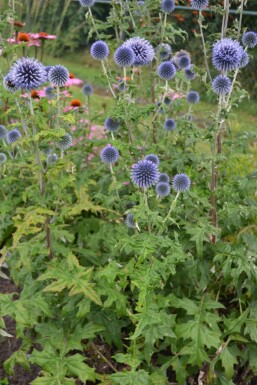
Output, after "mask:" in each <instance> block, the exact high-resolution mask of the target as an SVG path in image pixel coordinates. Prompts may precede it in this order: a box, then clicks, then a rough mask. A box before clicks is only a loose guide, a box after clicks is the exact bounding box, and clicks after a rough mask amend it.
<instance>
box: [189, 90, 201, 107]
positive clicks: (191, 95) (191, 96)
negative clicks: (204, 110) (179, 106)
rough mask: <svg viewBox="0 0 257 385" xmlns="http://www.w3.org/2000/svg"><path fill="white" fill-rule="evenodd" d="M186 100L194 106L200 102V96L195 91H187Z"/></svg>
mask: <svg viewBox="0 0 257 385" xmlns="http://www.w3.org/2000/svg"><path fill="white" fill-rule="evenodd" d="M186 99H187V101H188V103H190V104H196V103H199V101H200V95H199V94H198V92H197V91H189V92H188V93H187V95H186Z"/></svg>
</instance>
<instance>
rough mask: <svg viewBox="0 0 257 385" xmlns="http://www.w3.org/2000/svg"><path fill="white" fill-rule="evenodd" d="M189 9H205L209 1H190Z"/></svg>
mask: <svg viewBox="0 0 257 385" xmlns="http://www.w3.org/2000/svg"><path fill="white" fill-rule="evenodd" d="M190 1H191V7H192V8H197V9H203V8H207V7H208V5H209V0H190Z"/></svg>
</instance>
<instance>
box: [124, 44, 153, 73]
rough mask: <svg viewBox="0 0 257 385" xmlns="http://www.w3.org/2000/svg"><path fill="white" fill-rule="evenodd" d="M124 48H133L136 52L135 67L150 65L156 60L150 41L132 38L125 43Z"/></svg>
mask: <svg viewBox="0 0 257 385" xmlns="http://www.w3.org/2000/svg"><path fill="white" fill-rule="evenodd" d="M122 46H123V47H128V48H131V49H132V50H133V52H134V55H135V59H134V62H133V65H134V66H143V65H147V64H150V63H151V62H152V61H153V58H154V49H153V46H152V45H151V44H150V43H149V41H148V40H146V39H143V38H141V37H132V38H131V39H128V40H127V41H125V43H123V45H122Z"/></svg>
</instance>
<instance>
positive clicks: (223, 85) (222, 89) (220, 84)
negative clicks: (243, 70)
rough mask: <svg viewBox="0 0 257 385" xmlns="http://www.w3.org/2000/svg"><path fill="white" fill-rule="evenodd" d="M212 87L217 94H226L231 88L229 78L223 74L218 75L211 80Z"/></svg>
mask: <svg viewBox="0 0 257 385" xmlns="http://www.w3.org/2000/svg"><path fill="white" fill-rule="evenodd" d="M212 89H213V91H214V92H215V94H217V95H227V94H228V93H229V91H230V89H231V80H230V79H229V78H228V77H227V76H225V75H218V76H216V78H215V79H213V81H212Z"/></svg>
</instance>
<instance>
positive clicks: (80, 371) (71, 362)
mask: <svg viewBox="0 0 257 385" xmlns="http://www.w3.org/2000/svg"><path fill="white" fill-rule="evenodd" d="M65 365H66V367H67V369H68V373H69V374H71V375H73V376H77V377H78V378H79V379H80V380H81V381H83V382H86V381H93V382H94V381H95V371H94V369H93V368H90V367H89V366H88V365H86V364H85V362H84V357H83V356H82V355H81V354H74V355H73V356H70V357H66V358H65Z"/></svg>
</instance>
